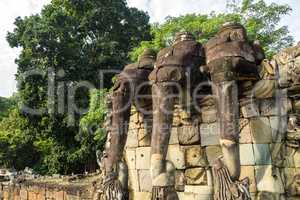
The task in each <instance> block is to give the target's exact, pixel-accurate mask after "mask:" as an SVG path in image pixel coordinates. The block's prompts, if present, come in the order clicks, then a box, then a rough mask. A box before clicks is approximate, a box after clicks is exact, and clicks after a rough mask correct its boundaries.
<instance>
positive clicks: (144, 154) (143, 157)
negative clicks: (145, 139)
mask: <svg viewBox="0 0 300 200" xmlns="http://www.w3.org/2000/svg"><path fill="white" fill-rule="evenodd" d="M150 158H151V147H140V148H137V149H136V169H147V170H149V169H150Z"/></svg>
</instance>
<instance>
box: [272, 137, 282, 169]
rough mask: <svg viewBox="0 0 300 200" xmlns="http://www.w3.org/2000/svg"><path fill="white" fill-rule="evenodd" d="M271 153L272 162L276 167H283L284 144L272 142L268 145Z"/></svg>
mask: <svg viewBox="0 0 300 200" xmlns="http://www.w3.org/2000/svg"><path fill="white" fill-rule="evenodd" d="M270 148H271V154H272V164H273V165H274V166H276V167H284V159H285V155H284V151H285V149H284V144H283V143H273V144H271V146H270Z"/></svg>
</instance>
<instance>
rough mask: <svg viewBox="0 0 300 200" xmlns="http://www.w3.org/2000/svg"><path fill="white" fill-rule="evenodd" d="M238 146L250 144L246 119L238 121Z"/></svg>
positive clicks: (249, 131)
mask: <svg viewBox="0 0 300 200" xmlns="http://www.w3.org/2000/svg"><path fill="white" fill-rule="evenodd" d="M239 143H240V144H250V143H252V135H251V129H250V121H249V120H248V119H241V120H240V139H239Z"/></svg>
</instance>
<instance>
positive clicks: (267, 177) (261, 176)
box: [255, 165, 285, 194]
mask: <svg viewBox="0 0 300 200" xmlns="http://www.w3.org/2000/svg"><path fill="white" fill-rule="evenodd" d="M255 178H256V182H257V190H258V191H260V192H272V193H280V194H283V193H284V192H285V191H284V187H283V182H282V179H281V175H280V172H279V169H278V168H272V165H268V166H255Z"/></svg>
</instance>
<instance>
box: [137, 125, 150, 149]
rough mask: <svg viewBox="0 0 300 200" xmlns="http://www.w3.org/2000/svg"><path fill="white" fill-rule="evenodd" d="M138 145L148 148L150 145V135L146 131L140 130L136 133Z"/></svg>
mask: <svg viewBox="0 0 300 200" xmlns="http://www.w3.org/2000/svg"><path fill="white" fill-rule="evenodd" d="M138 143H139V147H148V146H150V145H151V133H149V132H147V131H146V129H144V128H141V129H139V131H138Z"/></svg>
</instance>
